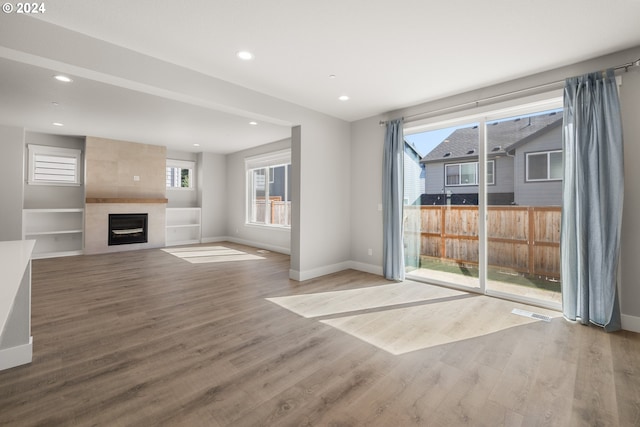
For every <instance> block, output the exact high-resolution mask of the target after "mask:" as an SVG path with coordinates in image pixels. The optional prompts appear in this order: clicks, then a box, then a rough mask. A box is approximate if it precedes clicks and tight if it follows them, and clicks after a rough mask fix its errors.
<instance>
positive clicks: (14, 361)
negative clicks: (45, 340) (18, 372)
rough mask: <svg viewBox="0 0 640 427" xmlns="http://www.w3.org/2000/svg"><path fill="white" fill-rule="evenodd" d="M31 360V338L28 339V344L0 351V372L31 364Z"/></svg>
mask: <svg viewBox="0 0 640 427" xmlns="http://www.w3.org/2000/svg"><path fill="white" fill-rule="evenodd" d="M32 358H33V337H29V344H22V345H17V346H15V347H9V348H3V349H2V350H0V371H2V370H3V369H10V368H14V367H16V366H20V365H26V364H27V363H31V360H32Z"/></svg>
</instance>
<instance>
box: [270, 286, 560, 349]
mask: <svg viewBox="0 0 640 427" xmlns="http://www.w3.org/2000/svg"><path fill="white" fill-rule="evenodd" d="M466 296H469V297H466ZM267 300H269V301H271V302H274V303H276V304H278V305H280V306H282V307H284V308H286V309H288V310H290V311H293V312H294V313H297V314H299V315H300V316H304V317H307V318H314V317H322V316H329V315H336V314H341V315H338V316H335V317H332V318H329V319H322V320H321V319H319V321H320V322H321V323H324V324H326V325H329V326H332V327H334V328H336V329H339V330H341V331H343V332H345V333H348V334H350V335H352V336H354V337H356V338H358V339H361V340H362V341H365V342H367V343H369V344H372V345H374V346H376V347H378V348H380V349H382V350H385V351H387V352H389V353H391V354H394V355H400V354H404V353H408V352H411V351H416V350H420V349H424V348H428V347H433V346H437V345H442V344H448V343H452V342H455V341H460V340H465V339H470V338H476V337H480V336H483V335H488V334H492V333H495V332H499V331H502V330H505V329H509V328H513V327H518V326H522V325H527V324H532V323H540V322H542V321H541V320H538V319H533V318H529V317H523V316H517V315H514V314H512V313H511V311H512V310H513V309H514V308H517V309H521V310H529V311H534V312H536V313H540V314H542V315H544V316H549V317H551V318H552V319H554V318H560V317H562V315H561V313H559V312H555V311H551V310H545V309H541V308H537V307H531V306H527V305H525V304H519V303H514V302H511V301H506V300H501V299H497V298H491V297H487V296H483V295H475V294H471V295H469V294H467V293H465V292H461V291H456V290H452V289H447V288H442V287H439V286H433V285H428V284H424V283H416V282H410V281H406V282H403V283H397V284H390V285H380V286H372V287H367V288H361V289H350V290H344V291H333V292H323V293H316V294H308V295H292V296H287V297H278V298H267ZM406 303H414V304H411V305H410V306H405V307H402V306H399V305H401V304H406ZM361 310H369V311H366V312H365V313H357V312H358V311H361ZM542 323H545V324H546V322H542Z"/></svg>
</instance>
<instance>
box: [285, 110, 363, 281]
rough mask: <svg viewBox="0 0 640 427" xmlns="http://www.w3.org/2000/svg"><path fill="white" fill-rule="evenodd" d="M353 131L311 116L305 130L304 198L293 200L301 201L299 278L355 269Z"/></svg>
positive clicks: (302, 147)
mask: <svg viewBox="0 0 640 427" xmlns="http://www.w3.org/2000/svg"><path fill="white" fill-rule="evenodd" d="M350 130H351V126H350V125H349V123H347V122H344V121H342V120H337V119H334V118H331V117H328V116H321V115H315V116H314V117H309V119H308V120H305V121H303V122H302V124H301V126H300V132H301V136H300V147H299V148H300V151H299V157H300V158H299V167H300V169H299V173H300V182H299V183H300V195H299V196H300V199H299V200H298V201H296V200H295V199H293V203H296V202H298V203H300V205H299V208H300V215H299V218H298V219H299V221H300V222H299V229H298V232H299V233H300V234H299V245H300V247H299V256H300V258H299V267H298V269H296V268H295V267H292V269H291V271H290V275H291V277H292V278H293V279H296V280H306V279H310V278H313V277H317V276H320V275H323V274H329V273H333V272H336V271H340V270H343V269H345V268H349V267H350V263H349V261H350V254H351V252H350V248H351V239H350V234H351V231H350V230H351V194H352V193H351V187H350V185H349V182H350V180H351V177H352V172H351V170H350V167H351V132H350ZM297 160H298V159H297V158H295V157H294V158H293V161H294V162H295V161H297ZM295 195H296V192H295V191H294V196H295ZM295 224H296V223H295V222H294V225H295Z"/></svg>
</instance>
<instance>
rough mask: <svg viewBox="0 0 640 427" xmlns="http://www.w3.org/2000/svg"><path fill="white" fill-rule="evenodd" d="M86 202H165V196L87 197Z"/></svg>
mask: <svg viewBox="0 0 640 427" xmlns="http://www.w3.org/2000/svg"><path fill="white" fill-rule="evenodd" d="M85 201H86V202H87V203H165V204H166V203H167V202H168V201H169V199H166V198H144V197H143V198H134V197H87V198H86V200H85Z"/></svg>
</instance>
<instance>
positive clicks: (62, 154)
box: [27, 144, 81, 185]
mask: <svg viewBox="0 0 640 427" xmlns="http://www.w3.org/2000/svg"><path fill="white" fill-rule="evenodd" d="M28 152H29V179H28V181H27V182H28V183H29V184H41V185H80V157H81V151H80V150H77V149H73V148H63V147H50V146H47V145H34V144H29V145H28Z"/></svg>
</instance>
